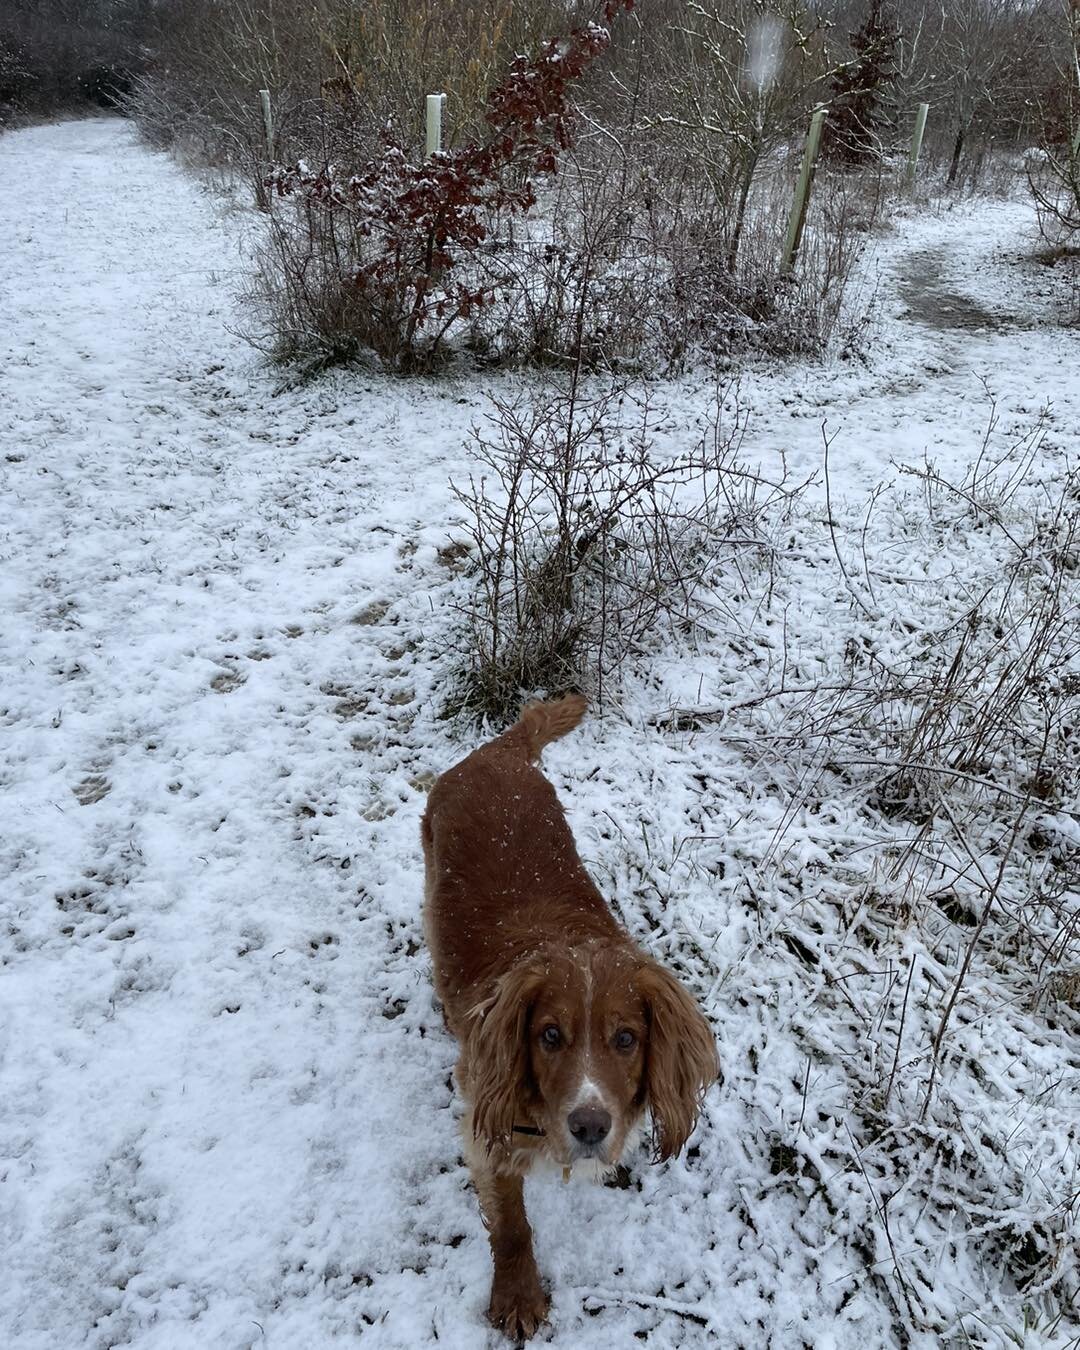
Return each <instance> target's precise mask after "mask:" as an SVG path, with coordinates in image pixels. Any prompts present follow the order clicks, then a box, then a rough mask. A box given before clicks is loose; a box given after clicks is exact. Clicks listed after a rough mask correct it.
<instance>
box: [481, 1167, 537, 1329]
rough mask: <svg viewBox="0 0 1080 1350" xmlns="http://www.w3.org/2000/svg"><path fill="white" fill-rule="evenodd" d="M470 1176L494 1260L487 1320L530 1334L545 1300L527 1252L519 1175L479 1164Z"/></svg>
mask: <svg viewBox="0 0 1080 1350" xmlns="http://www.w3.org/2000/svg"><path fill="white" fill-rule="evenodd" d="M473 1182H474V1184H475V1186H476V1193H477V1195H478V1196H479V1198H480V1213H481V1215H482V1216H483V1219H484V1225H485V1227H486V1228H487V1230H488V1238H489V1240H490V1242H491V1258H492V1261H493V1263H494V1266H495V1271H494V1276H493V1278H492V1281H491V1303H490V1305H489V1307H488V1318H489V1319H490V1321H491V1323H492V1325H493V1326H496V1327H498V1328H499V1329H500V1330H501V1331H505V1332H506V1334H507V1335H508V1336H511V1337H513V1338H514V1339H515V1340H521V1339H522V1338H527V1337H529V1336H531V1335H532V1334H533V1333H534V1332H535V1331H536V1329H537V1327H539V1326H540V1324H541V1323H542V1322H543V1321H544V1320H545V1319H546V1317H547V1312H548V1302H549V1300H548V1296H547V1294H545V1293H544V1290H543V1287H542V1285H541V1284H540V1272H539V1271H538V1270H537V1268H536V1258H535V1257H534V1256H533V1246H532V1229H531V1228H530V1227H529V1221H528V1219H527V1218H526V1217H525V1197H524V1194H523V1191H522V1180H521V1177H520V1176H518V1175H516V1174H505V1173H500V1172H496V1171H494V1170H493V1169H492V1168H491V1166H490V1164H486V1165H484V1164H482V1165H480V1166H474V1168H473Z"/></svg>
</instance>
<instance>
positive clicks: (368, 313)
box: [263, 0, 632, 369]
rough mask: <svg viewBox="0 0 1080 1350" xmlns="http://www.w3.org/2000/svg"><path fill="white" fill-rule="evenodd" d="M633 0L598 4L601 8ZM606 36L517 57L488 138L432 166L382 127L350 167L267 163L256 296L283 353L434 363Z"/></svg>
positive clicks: (554, 155)
mask: <svg viewBox="0 0 1080 1350" xmlns="http://www.w3.org/2000/svg"><path fill="white" fill-rule="evenodd" d="M630 3H632V0H607V3H606V5H605V7H604V11H603V12H604V17H605V18H606V19H607V20H608V22H611V21H612V20H613V19H614V18H615V16H616V14H617V13H618V11H619V10H621V9H623V8H625V7H627V6H628V5H629V4H630ZM608 41H609V38H608V33H607V31H606V30H605V29H602V28H599V27H597V26H596V25H594V24H590V25H588V26H586V27H583V28H578V29H575V30H573V32H571V33H570V34H569V35H568V36H567V37H566V38H565V39H564V40H562V41H560V42H556V41H555V40H552V41H550V42H548V43H547V44H545V46H544V47H543V48H542V50H541V51H540V52H539V53H538V54H536V55H535V56H534V57H532V58H527V57H524V56H521V57H518V58H516V59H515V60H514V62H513V64H512V65H511V67H510V70H509V72H508V73H507V74H506V75H505V76H504V78H503V79H502V80H501V81H500V83H499V84H498V85H497V86H496V87H495V88H494V89H493V90H492V91H491V94H490V95H489V97H488V100H487V107H486V111H485V122H486V133H485V136H484V138H483V139H482V140H472V141H469V142H468V143H467V144H466V145H464V146H463V147H461V148H460V149H457V150H451V151H442V152H438V153H436V154H435V155H434V156H432V158H431V159H430V160H429V161H428V162H422V161H421V162H415V161H413V160H411V159H410V158H409V157H408V156H407V155H406V153H405V150H404V148H403V147H402V146H401V145H400V144H398V143H397V142H396V141H394V140H393V138H392V137H390V136H387V137H386V139H385V142H384V146H383V150H382V153H381V155H380V156H378V157H377V158H375V159H373V160H372V161H370V162H369V163H368V164H366V165H364V166H363V168H362V169H361V170H359V171H358V172H355V173H351V174H350V173H345V172H342V171H340V170H339V169H338V168H337V166H335V165H334V164H333V163H332V162H330V161H329V160H324V161H323V162H322V164H320V165H317V166H315V167H309V166H308V164H307V163H306V162H305V161H303V160H301V161H298V162H297V163H296V164H295V165H294V166H292V167H290V168H288V169H278V170H275V171H274V173H273V174H272V175H271V176H270V178H269V179H268V180H267V183H268V185H269V186H271V187H272V189H273V196H274V201H275V202H276V203H277V204H278V209H277V210H275V211H274V212H273V213H272V216H271V230H270V236H271V248H270V249H269V250H268V251H267V253H266V254H265V255H264V262H265V266H264V287H263V293H264V295H265V296H266V297H268V298H269V299H270V301H271V314H272V317H273V319H274V320H276V328H277V338H278V343H277V345H278V349H279V354H280V355H282V356H283V357H285V358H286V359H289V358H293V357H295V356H297V355H305V354H306V351H307V349H310V350H311V351H312V353H313V355H314V358H315V360H316V361H317V362H321V363H325V361H326V360H328V359H334V358H336V357H338V356H340V355H341V354H350V353H351V352H352V351H355V350H356V349H359V348H363V347H367V348H370V349H371V350H373V351H375V352H376V353H377V354H378V355H380V356H382V357H383V358H384V359H386V360H387V361H388V362H390V363H391V364H392V365H394V366H395V367H397V368H399V369H416V368H418V367H427V366H430V365H431V364H432V362H433V361H434V360H435V359H436V358H437V357H438V355H439V352H440V346H441V344H442V342H443V340H444V338H446V336H447V334H448V333H449V332H450V331H451V329H452V328H453V327H454V326H455V325H456V324H458V323H459V322H460V321H463V320H468V319H469V318H470V316H471V315H472V314H473V312H474V311H477V310H480V309H482V308H483V307H484V305H485V304H486V303H487V302H488V299H489V292H488V289H487V288H486V287H485V285H484V283H483V280H482V279H480V278H478V276H477V272H476V268H475V265H472V266H470V264H474V259H475V257H476V254H477V253H478V251H479V250H480V248H481V246H482V245H483V244H484V241H485V240H486V239H487V237H488V235H489V230H490V226H489V221H490V220H491V219H492V218H495V219H497V218H499V217H500V216H505V215H510V216H512V215H514V214H520V213H523V212H526V211H528V210H529V208H530V207H531V206H532V205H533V204H534V202H535V200H536V193H535V189H534V186H533V179H534V177H537V176H550V175H552V174H554V172H555V169H556V165H557V161H558V158H559V156H560V155H561V154H563V153H564V152H565V151H567V150H568V149H569V148H570V146H571V145H572V143H573V139H574V119H573V116H572V109H571V105H570V102H569V90H570V87H571V86H572V85H573V83H574V82H575V81H576V80H578V79H580V77H581V75H582V74H583V72H584V71H585V70H586V69H587V68H588V66H589V65H591V64H592V62H593V61H595V60H596V58H597V57H598V56H599V55H600V54H601V53H602V52H603V51H604V50H605V48H606V47H607V44H608ZM275 290H279V291H280V292H281V294H282V297H283V304H282V305H279V306H278V307H277V309H276V312H275V310H274V307H273V296H274V292H275Z"/></svg>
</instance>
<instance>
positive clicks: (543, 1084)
mask: <svg viewBox="0 0 1080 1350" xmlns="http://www.w3.org/2000/svg"><path fill="white" fill-rule="evenodd" d="M585 706H586V705H585V700H584V699H583V698H580V697H579V696H577V695H569V696H567V697H566V698H563V699H560V700H558V701H556V702H551V703H534V704H530V705H529V706H528V707H526V708H525V709H523V711H522V714H521V717H520V719H519V720H518V721H517V722H516V723H515V724H514V726H512V727H511V728H510V730H509V731H507V732H505V733H504V734H503V735H502V736H499V737H498V738H497V739H495V740H493V741H490V742H489V743H488V744H486V745H484V746H482V747H481V748H480V749H479V750H476V751H474V752H473V753H472V754H471V755H469V756H468V758H467V759H464V760H463V761H462V762H461V763H460V764H458V765H456V766H455V767H454V768H452V769H450V770H448V771H447V772H446V773H445V774H443V776H442V777H441V778H440V779H439V780H438V782H437V783H436V784H435V786H434V787H433V788H432V791H431V796H430V799H429V801H428V807H427V811H426V812H425V814H424V819H423V822H422V826H421V836H422V840H423V845H424V860H425V865H426V886H425V893H426V902H425V908H424V927H425V931H426V933H427V938H428V944H429V946H430V948H431V954H432V958H433V961H434V969H435V987H436V990H437V992H438V994H439V997H440V999H441V1000H442V1004H443V1010H444V1013H445V1016H446V1021H447V1025H448V1026H449V1028H450V1030H451V1031H452V1032H453V1033H454V1035H455V1036H456V1037H457V1039H458V1041H459V1043H460V1047H461V1054H460V1058H459V1061H458V1067H457V1080H458V1085H459V1087H460V1089H461V1091H462V1094H463V1095H464V1097H465V1099H466V1101H467V1103H468V1107H469V1109H468V1112H467V1114H466V1118H465V1121H466V1154H467V1157H468V1161H469V1166H470V1169H471V1172H472V1177H473V1182H474V1184H475V1186H476V1191H477V1195H478V1197H479V1200H480V1207H481V1213H482V1215H483V1218H484V1222H485V1224H486V1225H487V1228H488V1231H489V1236H490V1241H491V1250H492V1258H493V1262H494V1275H493V1280H492V1289H491V1301H490V1304H489V1308H488V1316H489V1318H490V1319H491V1321H492V1322H493V1323H494V1324H495V1325H496V1326H498V1327H500V1328H502V1330H504V1331H506V1332H507V1333H508V1334H509V1335H511V1336H513V1337H516V1338H522V1337H527V1336H531V1335H532V1334H533V1332H534V1331H535V1330H536V1329H537V1327H538V1326H539V1325H540V1324H541V1323H542V1322H543V1321H544V1319H545V1317H546V1315H547V1309H548V1298H547V1295H546V1293H545V1292H544V1289H543V1287H542V1285H541V1283H540V1276H539V1272H538V1271H537V1268H536V1262H535V1259H534V1257H533V1251H532V1232H531V1230H530V1228H529V1223H528V1220H527V1218H526V1216H525V1207H524V1200H523V1195H522V1177H523V1175H524V1173H525V1172H526V1171H528V1170H529V1169H530V1168H531V1167H532V1166H533V1165H534V1164H535V1163H536V1162H538V1161H541V1160H544V1159H546V1160H548V1161H551V1162H554V1163H556V1164H557V1165H559V1166H561V1167H562V1168H563V1169H564V1175H568V1174H569V1171H570V1170H571V1169H573V1168H574V1167H575V1166H579V1167H581V1168H582V1169H583V1170H589V1171H591V1172H593V1173H594V1174H595V1173H597V1172H603V1171H604V1170H606V1169H610V1168H612V1167H614V1166H615V1165H616V1164H617V1163H618V1161H619V1159H620V1157H621V1156H622V1154H623V1151H624V1149H625V1148H626V1145H627V1142H628V1141H629V1140H630V1139H631V1138H632V1137H634V1135H635V1133H636V1130H637V1128H638V1126H639V1125H640V1123H641V1122H642V1120H643V1118H644V1116H645V1113H646V1111H648V1115H649V1117H650V1118H651V1121H652V1137H653V1151H654V1155H655V1156H656V1158H657V1159H664V1158H670V1157H672V1156H673V1155H675V1154H677V1153H678V1152H679V1150H680V1149H681V1148H682V1146H683V1145H684V1144H685V1142H686V1140H687V1138H688V1137H689V1135H690V1132H691V1130H692V1129H693V1128H694V1123H695V1121H696V1120H697V1116H698V1111H699V1108H700V1105H701V1099H702V1096H703V1094H704V1092H705V1089H706V1088H707V1087H708V1086H709V1084H710V1083H712V1082H713V1081H714V1079H715V1078H716V1077H717V1075H718V1072H719V1064H718V1060H717V1055H716V1046H715V1043H714V1040H713V1035H712V1032H711V1030H710V1028H709V1025H708V1023H707V1022H706V1021H705V1019H704V1017H703V1016H702V1014H701V1012H700V1011H699V1009H698V1007H697V1005H696V1004H695V1002H694V1000H693V999H692V998H691V997H690V995H689V994H688V993H687V992H686V990H685V989H684V988H683V986H682V985H681V984H680V983H679V982H678V980H676V979H675V977H674V976H673V975H672V974H671V973H670V972H669V971H667V970H665V969H664V968H663V967H662V966H660V965H658V964H657V963H656V962H655V961H653V960H652V959H651V958H650V957H649V956H647V955H646V954H645V953H644V952H642V951H641V949H640V948H639V947H638V946H637V945H636V944H635V943H634V942H633V941H632V940H631V938H630V936H629V934H628V933H627V932H626V931H625V930H624V929H623V928H622V927H621V926H620V925H619V924H618V923H617V922H616V920H615V919H614V917H613V916H612V914H611V912H610V910H609V909H608V907H607V905H606V904H605V902H604V900H603V898H602V897H601V895H600V893H599V891H598V890H597V889H596V887H595V886H594V885H593V883H592V881H591V879H590V878H589V876H588V874H587V873H586V871H585V869H584V867H583V866H582V863H581V859H580V858H579V857H578V853H577V849H576V847H575V846H574V840H573V836H572V835H571V833H570V827H569V826H568V825H567V823H566V818H565V816H564V815H563V811H562V808H561V806H560V805H559V801H558V798H557V797H556V795H555V790H554V788H553V787H552V786H551V784H550V783H549V782H548V780H547V779H546V778H545V777H544V775H543V774H542V773H541V772H540V770H539V769H538V768H537V767H536V765H535V761H536V760H537V759H538V758H539V755H540V753H541V751H542V750H543V748H544V746H545V745H547V744H548V743H549V742H550V741H552V740H555V739H556V738H557V737H559V736H563V735H565V734H566V733H567V732H568V731H570V730H572V729H573V728H574V727H575V726H577V724H578V722H579V721H580V720H581V718H582V715H583V714H584V711H585Z"/></svg>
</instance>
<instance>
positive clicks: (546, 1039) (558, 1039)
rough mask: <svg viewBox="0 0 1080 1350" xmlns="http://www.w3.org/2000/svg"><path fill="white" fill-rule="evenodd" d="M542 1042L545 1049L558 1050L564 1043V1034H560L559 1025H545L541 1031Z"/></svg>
mask: <svg viewBox="0 0 1080 1350" xmlns="http://www.w3.org/2000/svg"><path fill="white" fill-rule="evenodd" d="M540 1044H541V1045H542V1046H543V1047H544V1048H545V1050H558V1048H559V1046H560V1045H561V1044H562V1036H561V1035H560V1034H559V1028H558V1027H545V1028H544V1029H543V1031H542V1032H541V1033H540Z"/></svg>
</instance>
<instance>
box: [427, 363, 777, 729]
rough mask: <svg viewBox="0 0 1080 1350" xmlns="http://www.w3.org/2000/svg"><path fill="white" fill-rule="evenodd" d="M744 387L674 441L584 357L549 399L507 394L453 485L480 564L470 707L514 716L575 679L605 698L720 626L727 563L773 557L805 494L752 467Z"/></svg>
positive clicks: (465, 702) (466, 702)
mask: <svg viewBox="0 0 1080 1350" xmlns="http://www.w3.org/2000/svg"><path fill="white" fill-rule="evenodd" d="M736 394H737V391H736V390H735V389H734V388H728V389H721V390H720V391H719V393H718V396H717V402H716V412H715V415H714V420H713V422H712V425H711V426H710V428H709V430H708V432H707V433H706V434H705V435H704V436H703V437H702V439H701V440H700V442H699V443H697V444H696V445H693V446H692V447H690V448H688V449H687V450H685V451H675V452H668V453H658V451H657V448H656V444H655V438H654V426H653V417H654V414H653V410H652V408H651V406H650V404H649V402H648V398H647V396H646V398H645V399H644V401H640V402H639V401H635V400H633V399H632V398H631V395H630V394H629V392H628V391H627V390H626V389H625V388H622V387H620V386H619V385H617V384H614V385H613V384H611V383H605V384H603V385H602V386H601V387H600V389H599V391H598V392H593V391H590V390H589V389H588V388H587V387H586V382H585V381H584V380H583V377H582V374H581V368H580V363H579V365H578V366H577V367H575V369H574V371H573V373H572V374H571V376H570V377H569V380H568V381H567V382H566V383H565V384H558V383H554V382H552V383H550V384H549V386H548V392H547V393H546V395H545V396H543V397H541V398H539V399H536V400H530V401H526V402H521V403H516V404H515V403H507V402H503V401H496V403H495V409H494V413H493V417H492V421H491V426H490V429H488V430H486V431H478V432H477V433H476V435H475V439H474V442H473V450H474V455H475V458H476V460H477V471H476V472H475V473H474V474H473V475H472V476H471V477H470V479H469V481H468V483H467V484H466V483H460V484H457V485H455V488H454V490H455V495H456V497H457V500H458V502H459V503H460V504H461V506H462V507H463V508H464V512H465V530H466V531H467V533H468V536H469V538H470V541H471V545H472V559H473V565H474V572H473V590H472V594H471V596H470V598H469V599H468V600H467V601H465V602H464V603H463V605H462V613H463V617H464V619H465V623H466V629H467V635H468V636H467V640H466V644H465V648H466V650H467V651H468V658H467V662H466V669H465V670H464V672H463V675H462V680H461V685H460V688H459V692H458V695H457V703H458V705H459V706H460V707H462V708H464V709H466V710H468V711H469V712H471V713H473V714H480V715H483V714H490V715H492V716H501V715H504V714H506V713H507V712H509V711H511V710H512V709H513V708H515V707H516V706H517V704H518V703H519V702H520V700H521V698H522V696H523V694H528V693H533V692H536V691H538V690H546V691H549V692H555V691H560V690H565V689H569V688H575V689H585V690H587V691H588V692H589V694H590V695H591V696H592V697H594V698H595V699H597V700H598V701H600V702H602V701H603V700H604V698H605V696H606V695H608V694H610V693H611V692H612V691H613V690H616V689H617V688H618V687H619V680H620V675H621V672H623V671H624V670H627V669H629V668H630V667H631V666H632V665H633V664H635V663H638V662H639V659H640V657H641V655H642V653H643V652H644V651H645V650H646V649H648V648H651V647H654V646H655V644H656V643H657V642H658V641H660V640H662V638H663V637H664V636H665V635H666V636H667V637H670V638H671V639H673V640H675V641H684V640H685V639H686V638H687V636H688V635H690V634H693V633H695V632H697V631H698V630H699V629H700V627H701V625H702V624H706V625H707V621H708V612H709V608H710V606H709V602H708V594H709V590H710V587H712V586H714V585H715V584H716V580H717V573H718V570H719V569H720V568H721V567H722V566H723V565H724V563H725V560H727V561H730V560H731V559H732V557H733V556H734V555H737V554H739V553H740V552H743V551H745V550H747V549H750V550H761V551H762V552H763V553H767V552H768V542H767V541H768V535H767V522H769V521H770V520H771V518H772V517H774V516H775V517H780V516H783V515H784V513H786V512H787V511H788V510H789V509H790V507H791V504H792V502H793V501H794V500H795V498H796V496H797V494H798V489H795V488H792V487H790V486H789V485H788V484H787V482H786V481H781V482H777V483H769V482H766V481H765V480H764V479H762V478H760V477H759V476H757V475H755V474H753V473H751V472H750V471H749V470H747V469H746V468H745V467H743V466H741V465H740V463H739V459H738V455H739V445H740V440H741V435H742V430H743V427H744V420H745V419H744V417H743V414H742V413H741V411H740V410H739V407H738V402H737V397H736Z"/></svg>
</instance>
